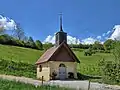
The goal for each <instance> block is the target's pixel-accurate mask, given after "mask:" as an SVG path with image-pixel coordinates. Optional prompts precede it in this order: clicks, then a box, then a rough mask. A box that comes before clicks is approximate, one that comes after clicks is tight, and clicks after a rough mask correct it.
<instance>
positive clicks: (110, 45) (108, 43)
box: [103, 39, 115, 50]
mask: <svg viewBox="0 0 120 90" xmlns="http://www.w3.org/2000/svg"><path fill="white" fill-rule="evenodd" d="M114 43H115V41H114V40H111V39H108V40H106V41H105V42H104V44H103V45H104V48H105V50H111V49H113V48H114Z"/></svg>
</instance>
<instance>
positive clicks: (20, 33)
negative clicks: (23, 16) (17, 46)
mask: <svg viewBox="0 0 120 90" xmlns="http://www.w3.org/2000/svg"><path fill="white" fill-rule="evenodd" d="M13 36H14V37H15V38H17V39H18V40H23V39H24V37H25V33H24V31H23V29H22V28H21V26H20V24H19V23H17V24H16V28H15V30H13Z"/></svg>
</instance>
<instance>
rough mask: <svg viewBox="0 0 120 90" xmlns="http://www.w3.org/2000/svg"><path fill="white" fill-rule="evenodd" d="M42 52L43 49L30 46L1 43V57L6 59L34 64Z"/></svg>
mask: <svg viewBox="0 0 120 90" xmlns="http://www.w3.org/2000/svg"><path fill="white" fill-rule="evenodd" d="M42 53H43V51H40V50H35V49H30V48H23V47H16V46H7V45H0V59H1V58H3V59H5V60H13V61H17V62H19V61H21V62H25V63H31V64H34V63H35V62H36V61H37V60H38V58H39V57H40V56H41V55H42Z"/></svg>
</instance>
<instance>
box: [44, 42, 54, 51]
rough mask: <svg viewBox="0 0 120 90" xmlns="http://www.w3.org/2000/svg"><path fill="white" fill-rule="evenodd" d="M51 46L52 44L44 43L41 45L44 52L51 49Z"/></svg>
mask: <svg viewBox="0 0 120 90" xmlns="http://www.w3.org/2000/svg"><path fill="white" fill-rule="evenodd" d="M52 46H53V44H52V43H45V44H43V48H44V50H47V49H49V48H51V47H52Z"/></svg>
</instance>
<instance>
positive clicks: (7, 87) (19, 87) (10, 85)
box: [0, 79, 72, 90]
mask: <svg viewBox="0 0 120 90" xmlns="http://www.w3.org/2000/svg"><path fill="white" fill-rule="evenodd" d="M0 90H72V89H67V88H60V87H57V86H38V87H35V86H34V85H31V84H25V83H20V82H15V81H8V80H2V79H0Z"/></svg>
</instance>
